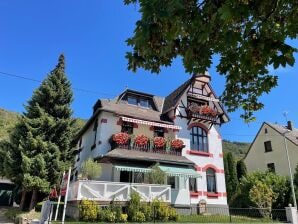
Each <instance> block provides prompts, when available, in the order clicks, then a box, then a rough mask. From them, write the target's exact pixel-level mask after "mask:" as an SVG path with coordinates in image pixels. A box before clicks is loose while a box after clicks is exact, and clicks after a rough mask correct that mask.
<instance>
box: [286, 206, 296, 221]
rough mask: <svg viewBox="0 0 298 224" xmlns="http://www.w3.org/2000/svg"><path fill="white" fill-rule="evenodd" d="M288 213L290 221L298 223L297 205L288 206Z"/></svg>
mask: <svg viewBox="0 0 298 224" xmlns="http://www.w3.org/2000/svg"><path fill="white" fill-rule="evenodd" d="M286 215H287V221H288V222H291V223H293V224H298V220H297V209H296V207H292V205H291V204H290V205H289V207H286Z"/></svg>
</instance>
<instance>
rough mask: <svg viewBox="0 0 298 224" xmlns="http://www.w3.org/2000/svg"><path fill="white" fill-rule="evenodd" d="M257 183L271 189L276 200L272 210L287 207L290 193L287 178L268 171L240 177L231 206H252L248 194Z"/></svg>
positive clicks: (252, 203)
mask: <svg viewBox="0 0 298 224" xmlns="http://www.w3.org/2000/svg"><path fill="white" fill-rule="evenodd" d="M258 182H261V183H263V184H266V185H267V186H268V187H269V188H271V189H272V191H273V193H274V194H276V200H275V202H273V205H272V207H273V208H284V207H285V206H287V204H288V203H289V192H290V184H289V182H288V180H287V178H286V177H284V176H279V175H276V174H274V173H272V172H268V171H266V172H254V173H249V174H247V175H246V176H245V177H242V178H241V181H240V184H239V192H238V194H237V196H236V197H235V199H234V200H233V202H232V204H231V206H233V207H235V206H236V207H249V206H254V205H255V203H254V202H253V201H251V198H250V197H249V192H250V190H251V189H252V188H253V186H255V185H256V183H258Z"/></svg>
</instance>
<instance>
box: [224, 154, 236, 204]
mask: <svg viewBox="0 0 298 224" xmlns="http://www.w3.org/2000/svg"><path fill="white" fill-rule="evenodd" d="M225 157H226V158H225V159H224V162H225V169H226V170H225V172H226V176H227V179H226V186H227V194H228V202H230V200H231V198H232V197H233V196H234V195H235V193H236V190H237V186H238V179H237V172H236V163H235V159H234V156H233V154H232V153H231V152H228V153H227V154H226V155H225Z"/></svg>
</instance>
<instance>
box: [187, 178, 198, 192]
mask: <svg viewBox="0 0 298 224" xmlns="http://www.w3.org/2000/svg"><path fill="white" fill-rule="evenodd" d="M189 191H197V179H196V178H193V177H191V178H189Z"/></svg>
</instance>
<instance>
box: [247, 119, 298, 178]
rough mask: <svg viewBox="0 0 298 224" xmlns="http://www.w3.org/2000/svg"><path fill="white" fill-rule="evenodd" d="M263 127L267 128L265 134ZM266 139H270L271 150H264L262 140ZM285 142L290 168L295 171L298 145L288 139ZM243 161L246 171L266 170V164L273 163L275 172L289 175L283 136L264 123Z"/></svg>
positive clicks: (297, 161) (297, 160)
mask: <svg viewBox="0 0 298 224" xmlns="http://www.w3.org/2000/svg"><path fill="white" fill-rule="evenodd" d="M265 128H267V131H268V133H267V134H265ZM266 141H271V145H272V151H271V152H265V146H264V142H266ZM286 142H287V145H288V151H289V158H290V163H291V168H292V171H293V172H295V167H296V165H297V163H298V146H296V145H295V144H293V143H292V142H291V141H289V140H286ZM244 162H245V164H246V166H247V171H248V172H254V171H266V170H268V168H267V164H268V163H274V164H275V172H276V173H277V174H279V175H284V176H289V167H288V161H287V156H286V151H285V144H284V137H283V136H282V135H280V134H279V133H278V132H277V131H275V130H274V129H272V128H271V127H270V126H268V125H267V124H264V125H263V127H262V128H261V130H260V132H259V134H258V136H257V137H256V139H255V141H254V143H253V144H252V146H251V148H250V151H249V153H248V154H247V156H246V158H245V159H244Z"/></svg>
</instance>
